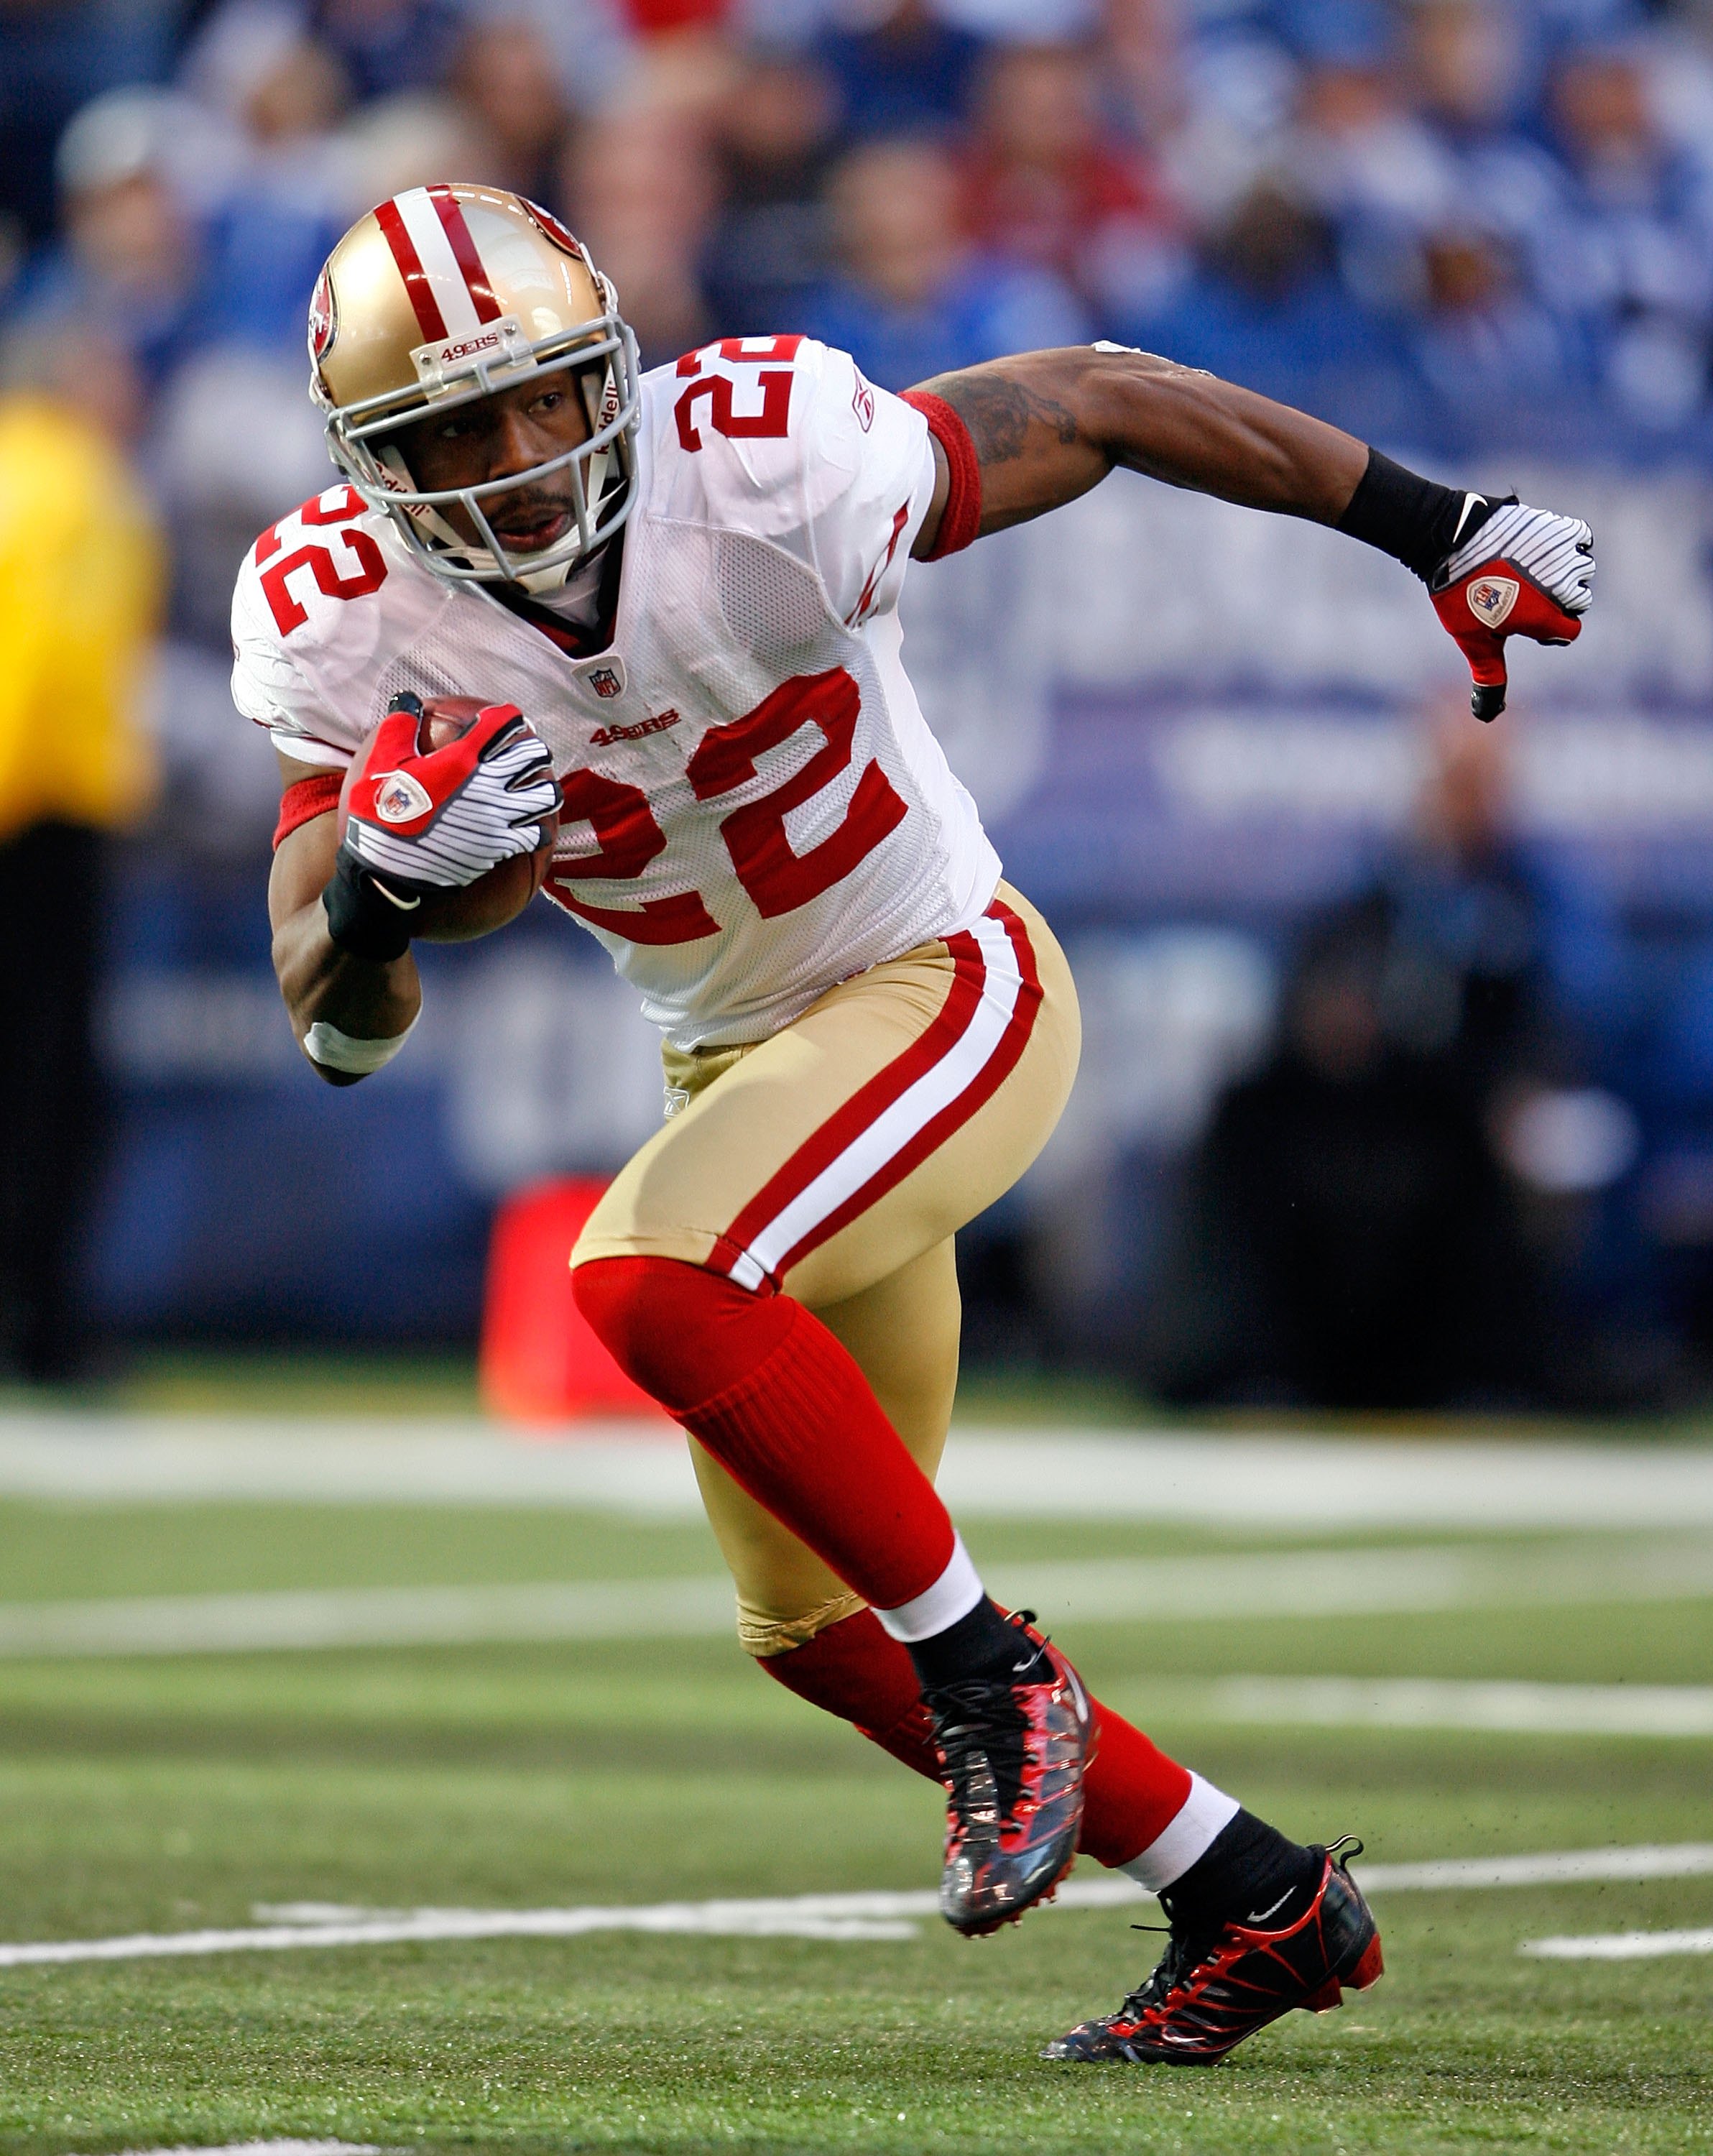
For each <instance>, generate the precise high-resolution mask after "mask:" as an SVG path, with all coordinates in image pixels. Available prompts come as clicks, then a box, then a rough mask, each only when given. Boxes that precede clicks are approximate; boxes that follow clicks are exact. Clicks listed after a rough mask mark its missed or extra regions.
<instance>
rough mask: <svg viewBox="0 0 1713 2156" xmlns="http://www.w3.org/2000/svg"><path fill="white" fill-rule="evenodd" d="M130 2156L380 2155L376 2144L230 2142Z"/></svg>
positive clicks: (129, 2152) (152, 2150)
mask: <svg viewBox="0 0 1713 2156" xmlns="http://www.w3.org/2000/svg"><path fill="white" fill-rule="evenodd" d="M126 2156H380V2151H379V2150H378V2149H377V2148H376V2146H375V2144H374V2143H373V2142H372V2141H226V2142H223V2143H221V2145H220V2146H219V2147H218V2148H208V2147H207V2146H206V2145H205V2144H204V2143H201V2142H198V2143H197V2144H196V2145H195V2146H194V2147H192V2148H131V2149H127V2150H126Z"/></svg>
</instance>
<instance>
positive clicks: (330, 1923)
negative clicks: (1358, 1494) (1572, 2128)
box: [0, 1842, 1713, 1969]
mask: <svg viewBox="0 0 1713 2156" xmlns="http://www.w3.org/2000/svg"><path fill="white" fill-rule="evenodd" d="M1708 1875H1713V1844H1708V1843H1705V1842H1690V1843H1686V1844H1684V1845H1680V1846H1678V1847H1675V1848H1673V1847H1654V1846H1644V1847H1639V1848H1629V1849H1590V1850H1569V1851H1555V1852H1550V1853H1548V1854H1546V1855H1542V1856H1502V1857H1471V1858H1463V1857H1454V1858H1450V1859H1447V1860H1444V1861H1436V1862H1433V1863H1428V1864H1367V1865H1364V1866H1362V1870H1361V1871H1360V1873H1359V1875H1358V1876H1360V1878H1361V1880H1362V1886H1363V1890H1364V1891H1365V1892H1368V1893H1372V1894H1382V1895H1383V1894H1388V1893H1403V1892H1421V1891H1423V1890H1444V1889H1446V1888H1466V1889H1479V1888H1486V1887H1495V1886H1551V1885H1559V1884H1564V1883H1569V1882H1573V1881H1585V1880H1598V1879H1679V1878H1693V1877H1700V1876H1708ZM1148 1898H1149V1897H1146V1896H1145V1895H1144V1894H1143V1892H1142V1891H1141V1888H1140V1887H1139V1886H1136V1885H1135V1883H1134V1882H1133V1881H1131V1880H1129V1879H1126V1878H1124V1877H1122V1876H1119V1877H1105V1878H1096V1879H1073V1880H1070V1881H1068V1882H1067V1883H1066V1884H1065V1885H1064V1886H1061V1887H1060V1888H1059V1896H1058V1900H1057V1902H1055V1903H1054V1905H1053V1906H1054V1907H1059V1908H1061V1909H1107V1908H1118V1907H1134V1906H1135V1905H1136V1903H1138V1902H1142V1901H1145V1900H1146V1899H1148ZM938 1908H939V1897H938V1896H937V1895H936V1892H934V1890H933V1889H932V1888H931V1887H915V1888H908V1889H905V1890H904V1891H903V1892H887V1891H885V1890H880V1891H877V1892H869V1893H859V1894H794V1895H788V1896H782V1897H772V1898H769V1899H767V1900H760V1901H715V1902H658V1903H655V1904H654V1905H653V1906H651V1907H623V1906H619V1907H587V1908H574V1909H361V1908H346V1907H341V1906H338V1905H336V1904H332V1903H326V1902H287V1903H285V1904H280V1905H270V1904H263V1905H261V1906H259V1907H258V1909H257V1911H256V1913H257V1915H258V1916H260V1917H266V1918H271V1919H274V1921H272V1922H263V1923H260V1924H257V1925H254V1926H248V1927H243V1928H231V1929H227V1930H219V1931H216V1930H209V1931H199V1932H142V1933H132V1934H131V1935H129V1936H127V1937H125V1938H110V1939H33V1940H27V1941H23V1942H19V1943H14V1944H11V1945H4V1946H0V1969H22V1968H29V1967H40V1966H42V1965H44V1964H49V1965H51V1964H58V1963H67V1962H90V1961H146V1960H147V1961H153V1960H162V1959H167V1958H174V1959H176V1958H180V1957H182V1956H187V1955H203V1954H217V1953H287V1952H290V1951H291V1950H292V1949H294V1948H324V1947H360V1946H399V1945H408V1944H413V1943H423V1942H425V1941H432V1940H437V1939H504V1938H557V1939H563V1938H583V1937H586V1936H587V1934H589V1933H595V1932H641V1933H654V1934H657V1935H658V1934H664V1933H671V1934H680V1935H681V1934H685V1933H690V1934H693V1935H695V1936H697V1937H700V1938H800V1939H822V1940H829V1941H835V1942H839V1943H847V1942H850V1941H857V1940H903V1939H912V1938H916V1937H917V1936H918V1935H919V1934H918V1926H919V1922H920V1920H921V1919H922V1918H924V1917H933V1916H935V1915H936V1914H937V1912H938Z"/></svg>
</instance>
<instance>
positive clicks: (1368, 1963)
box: [1344, 1932, 1386, 1991]
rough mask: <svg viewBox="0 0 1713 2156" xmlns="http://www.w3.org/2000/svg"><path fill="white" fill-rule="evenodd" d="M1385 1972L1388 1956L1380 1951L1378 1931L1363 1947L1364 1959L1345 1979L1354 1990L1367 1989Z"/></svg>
mask: <svg viewBox="0 0 1713 2156" xmlns="http://www.w3.org/2000/svg"><path fill="white" fill-rule="evenodd" d="M1385 1974H1386V1957H1385V1955H1384V1954H1383V1953H1382V1952H1381V1951H1380V1934H1379V1933H1378V1932H1376V1933H1375V1934H1374V1936H1373V1938H1371V1939H1370V1940H1369V1942H1368V1943H1367V1946H1365V1947H1364V1948H1363V1949H1362V1959H1361V1960H1360V1961H1359V1962H1358V1963H1357V1965H1356V1967H1355V1968H1354V1969H1352V1970H1351V1973H1350V1974H1349V1975H1348V1976H1347V1977H1346V1978H1345V1979H1344V1981H1345V1982H1346V1984H1348V1985H1349V1986H1350V1988H1351V1990H1352V1991H1366V1990H1367V1989H1368V1987H1369V1985H1370V1984H1377V1983H1378V1982H1379V1981H1380V1979H1381V1978H1382V1976H1384V1975H1385Z"/></svg>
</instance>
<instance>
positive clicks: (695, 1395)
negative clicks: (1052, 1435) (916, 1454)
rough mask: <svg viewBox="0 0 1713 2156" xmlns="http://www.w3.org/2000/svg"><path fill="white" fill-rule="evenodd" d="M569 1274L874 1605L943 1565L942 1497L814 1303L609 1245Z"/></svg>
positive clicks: (654, 1381) (633, 1371) (643, 1379)
mask: <svg viewBox="0 0 1713 2156" xmlns="http://www.w3.org/2000/svg"><path fill="white" fill-rule="evenodd" d="M572 1280H573V1283H574V1287H575V1291H576V1295H577V1307H578V1308H579V1309H580V1310H581V1311H582V1313H583V1315H584V1317H587V1319H588V1321H589V1322H590V1324H591V1325H592V1326H593V1327H594V1328H595V1331H596V1332H597V1333H598V1334H599V1335H600V1337H601V1338H602V1339H603V1341H604V1342H606V1344H607V1346H608V1348H609V1349H610V1350H611V1351H612V1353H613V1356H614V1358H616V1359H617V1361H618V1363H619V1365H620V1367H621V1368H623V1369H624V1370H626V1371H627V1372H628V1373H629V1374H630V1376H631V1377H633V1378H634V1379H635V1380H636V1382H637V1383H638V1384H639V1385H640V1386H641V1387H642V1388H643V1389H644V1392H646V1393H648V1394H650V1395H651V1396H652V1397H653V1398H654V1399H657V1400H659V1403H660V1404H661V1405H662V1406H663V1407H664V1408H667V1409H670V1410H671V1412H672V1413H673V1414H675V1415H676V1416H677V1417H678V1418H679V1419H680V1421H681V1422H682V1423H683V1424H685V1428H686V1429H688V1430H692V1431H694V1432H695V1435H696V1436H697V1437H699V1438H700V1440H701V1441H702V1443H703V1444H704V1445H705V1446H706V1447H707V1449H708V1450H709V1451H710V1452H711V1453H712V1454H713V1455H714V1457H715V1459H716V1460H718V1461H719V1462H720V1464H721V1466H722V1467H724V1468H725V1469H726V1472H727V1473H728V1474H730V1475H731V1476H732V1477H733V1479H734V1480H735V1481H737V1482H738V1483H739V1484H741V1486H742V1487H743V1488H744V1489H745V1490H746V1491H748V1492H749V1494H750V1495H751V1496H752V1497H753V1498H754V1499H755V1500H756V1503H757V1504H760V1505H765V1506H766V1507H767V1510H768V1511H769V1512H771V1513H772V1515H773V1517H774V1518H775V1519H777V1520H778V1521H780V1522H782V1524H783V1525H784V1526H786V1527H789V1528H790V1530H791V1532H792V1534H794V1535H795V1536H796V1537H798V1540H799V1541H800V1542H803V1543H807V1544H808V1547H809V1548H811V1549H812V1550H813V1552H814V1553H815V1554H816V1556H817V1557H818V1558H820V1559H821V1561H822V1563H823V1564H826V1565H828V1566H829V1567H830V1568H832V1570H833V1572H835V1573H837V1574H838V1575H839V1578H841V1579H842V1580H844V1583H845V1584H846V1585H847V1586H849V1587H851V1588H854V1589H855V1590H856V1592H857V1593H858V1594H860V1595H861V1596H862V1598H863V1599H864V1601H865V1602H869V1603H871V1604H874V1607H875V1608H877V1609H898V1608H900V1607H901V1605H902V1604H905V1603H907V1602H913V1601H914V1600H915V1599H916V1597H917V1596H918V1595H921V1594H926V1592H927V1590H928V1589H930V1588H931V1587H932V1586H933V1585H934V1584H935V1583H936V1581H937V1580H938V1579H939V1578H941V1574H942V1573H944V1572H945V1571H946V1567H947V1565H948V1564H949V1563H951V1558H952V1553H953V1549H954V1548H955V1546H956V1537H955V1536H954V1534H953V1532H952V1526H951V1517H950V1516H949V1514H948V1513H947V1512H946V1507H945V1506H944V1505H942V1504H941V1501H940V1500H939V1498H938V1497H937V1496H936V1495H935V1491H934V1486H933V1484H932V1483H931V1481H929V1480H928V1478H927V1476H926V1475H924V1474H923V1472H922V1471H921V1468H920V1467H918V1466H917V1465H916V1463H915V1460H912V1459H911V1458H910V1454H909V1452H908V1450H906V1449H905V1444H904V1441H903V1440H902V1439H901V1438H900V1436H899V1435H898V1433H897V1431H896V1430H894V1429H893V1427H892V1425H891V1424H890V1422H888V1421H887V1419H886V1418H885V1415H884V1414H882V1413H881V1411H880V1404H879V1402H878V1401H877V1400H876V1399H875V1398H874V1394H873V1393H872V1392H871V1391H870V1390H869V1383H868V1380H867V1379H866V1378H864V1375H863V1373H862V1372H861V1371H860V1370H859V1368H857V1366H856V1364H855V1363H854V1361H853V1360H852V1359H851V1358H850V1356H849V1354H848V1353H846V1351H845V1350H844V1348H843V1347H840V1346H839V1342H837V1341H836V1340H835V1339H834V1338H833V1335H832V1334H831V1333H830V1332H828V1330H827V1328H826V1327H825V1326H824V1325H823V1324H822V1323H821V1322H819V1320H818V1319H817V1318H815V1317H811V1316H810V1314H809V1312H808V1311H807V1310H805V1309H804V1308H803V1305H802V1304H801V1303H799V1302H793V1301H792V1299H791V1297H790V1296H784V1295H776V1296H754V1295H751V1293H750V1292H749V1291H748V1290H747V1289H745V1288H741V1287H738V1286H735V1285H734V1284H733V1282H731V1281H729V1280H724V1279H721V1277H720V1276H719V1275H718V1274H716V1273H710V1272H706V1271H705V1270H703V1269H702V1267H701V1266H700V1265H685V1264H684V1263H681V1262H680V1260H677V1259H674V1258H597V1259H595V1260H592V1261H591V1262H590V1263H589V1264H587V1265H579V1266H578V1267H577V1271H576V1272H575V1274H574V1275H573V1276H572ZM877 1629H878V1627H877ZM882 1636H883V1637H884V1636H885V1635H882ZM899 1652H900V1657H901V1659H903V1660H904V1661H905V1663H906V1664H908V1661H909V1657H908V1655H905V1653H904V1650H902V1649H901V1648H900V1650H899Z"/></svg>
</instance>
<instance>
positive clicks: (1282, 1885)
mask: <svg viewBox="0 0 1713 2156" xmlns="http://www.w3.org/2000/svg"><path fill="white" fill-rule="evenodd" d="M1320 1883H1321V1858H1320V1857H1319V1856H1317V1855H1316V1852H1315V1851H1313V1850H1310V1849H1305V1848H1304V1847H1303V1845H1302V1844H1301V1843H1300V1842H1296V1841H1292V1840H1290V1837H1289V1836H1288V1835H1282V1834H1281V1833H1280V1831H1279V1830H1278V1828H1277V1827H1276V1826H1269V1825H1268V1824H1267V1822H1266V1820H1258V1819H1257V1818H1256V1817H1255V1815H1254V1813H1253V1812H1245V1811H1239V1813H1238V1815H1237V1816H1236V1818H1235V1819H1233V1820H1229V1821H1228V1823H1227V1824H1226V1825H1224V1826H1223V1827H1222V1828H1221V1829H1220V1830H1219V1832H1218V1834H1217V1835H1214V1837H1213V1840H1212V1842H1211V1843H1210V1844H1209V1845H1208V1847H1207V1848H1206V1849H1205V1850H1203V1852H1202V1854H1201V1855H1200V1856H1198V1858H1197V1859H1196V1861H1195V1862H1194V1863H1193V1864H1192V1865H1191V1866H1190V1868H1189V1870H1188V1871H1186V1872H1185V1873H1183V1875H1182V1877H1180V1878H1177V1879H1174V1880H1173V1881H1172V1884H1171V1885H1170V1886H1168V1887H1167V1888H1166V1889H1165V1891H1164V1892H1162V1895H1161V1897H1160V1901H1161V1904H1162V1907H1164V1909H1165V1911H1166V1913H1167V1916H1168V1917H1170V1918H1171V1919H1172V1923H1173V1925H1174V1926H1180V1927H1182V1928H1183V1929H1184V1930H1186V1931H1192V1932H1198V1931H1211V1930H1213V1929H1214V1928H1217V1927H1218V1925H1220V1924H1223V1923H1225V1922H1228V1921H1230V1920H1231V1919H1233V1918H1235V1919H1236V1920H1237V1921H1238V1922H1245V1921H1253V1920H1257V1919H1259V1918H1261V1917H1265V1918H1266V1924H1267V1928H1268V1929H1269V1931H1270V1930H1276V1929H1277V1928H1279V1927H1280V1926H1281V1925H1284V1924H1288V1923H1290V1922H1292V1921H1293V1919H1294V1918H1295V1917H1300V1916H1301V1914H1302V1913H1303V1911H1304V1910H1305V1908H1306V1907H1307V1906H1308V1903H1309V1901H1310V1898H1311V1897H1312V1896H1313V1894H1314V1892H1315V1889H1316V1886H1319V1884H1320Z"/></svg>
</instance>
